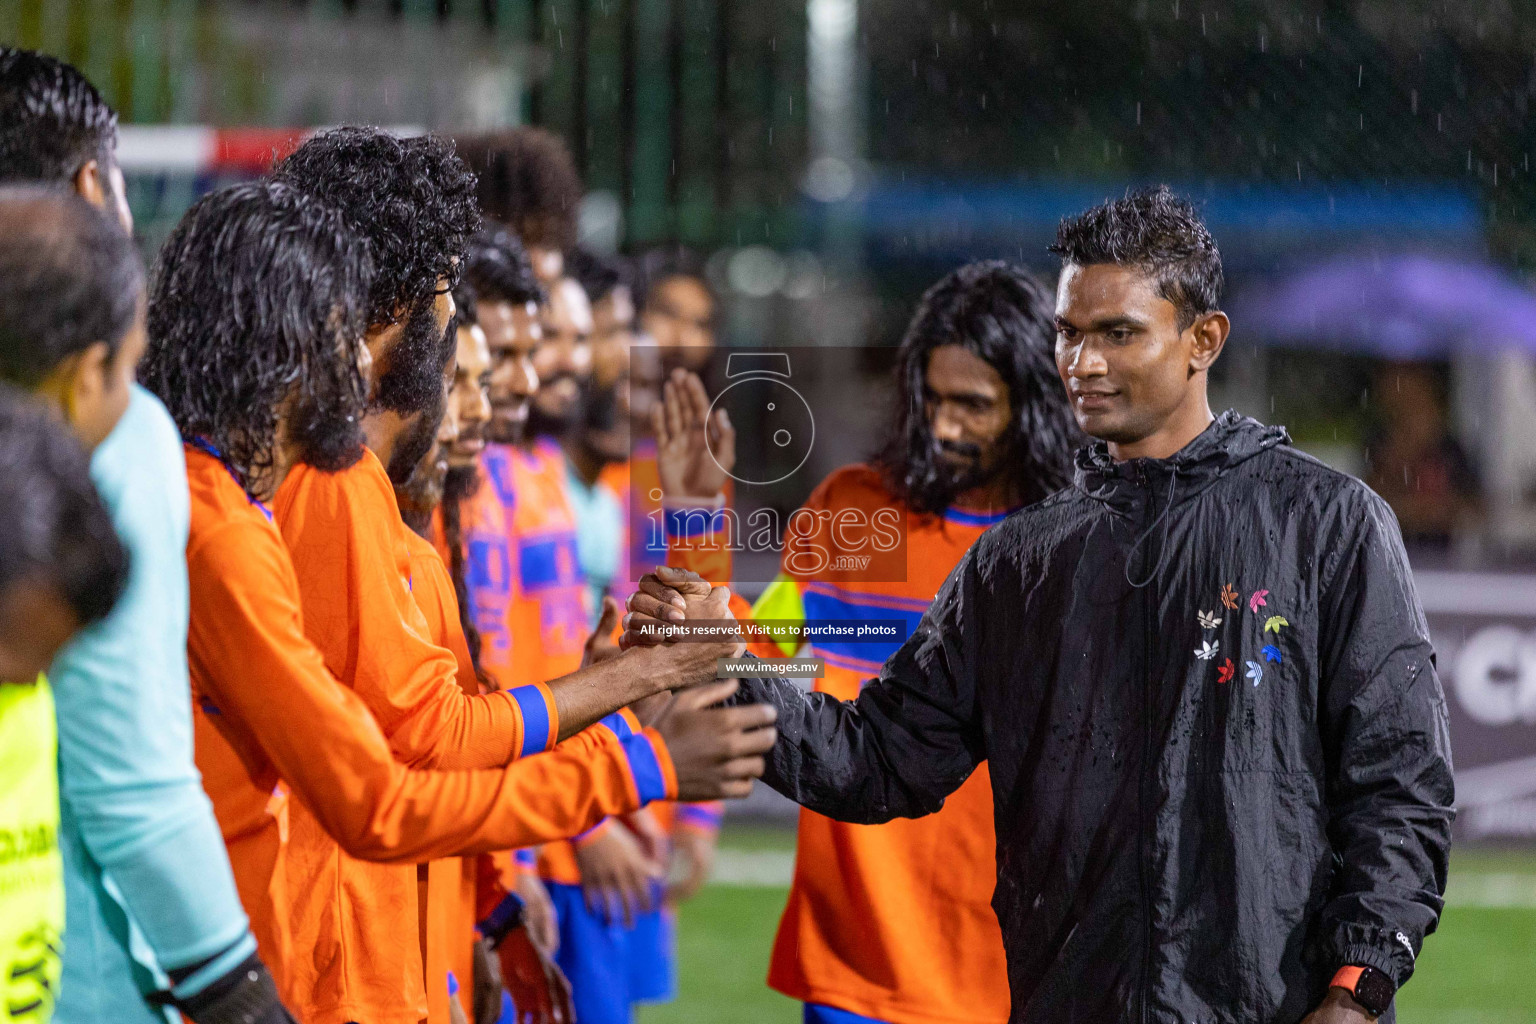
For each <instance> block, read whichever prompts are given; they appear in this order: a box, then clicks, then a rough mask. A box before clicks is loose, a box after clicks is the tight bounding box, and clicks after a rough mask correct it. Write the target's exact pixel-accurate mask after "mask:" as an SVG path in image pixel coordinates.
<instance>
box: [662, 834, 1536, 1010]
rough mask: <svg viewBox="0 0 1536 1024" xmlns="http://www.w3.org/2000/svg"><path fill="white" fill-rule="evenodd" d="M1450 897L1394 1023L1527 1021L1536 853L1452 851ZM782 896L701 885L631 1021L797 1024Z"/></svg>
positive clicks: (749, 850) (1532, 992)
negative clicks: (774, 969) (774, 956)
mask: <svg viewBox="0 0 1536 1024" xmlns="http://www.w3.org/2000/svg"><path fill="white" fill-rule="evenodd" d="M721 848H722V851H723V852H739V853H742V854H747V855H749V856H762V855H771V854H774V853H779V854H782V853H786V852H788V851H791V850H793V849H794V839H793V834H792V833H791V832H789V831H788V830H782V829H773V828H763V827H753V826H746V827H743V826H732V827H730V828H728V829H727V830H726V832H725V834H724V835H723V836H722V838H721ZM1490 880H1494V881H1497V882H1499V883H1500V885H1502V886H1503V890H1502V891H1505V892H1507V891H1509V889H1510V887H1511V885H1513V886H1514V887H1515V889H1516V891H1517V892H1525V893H1527V894H1528V898H1526V899H1525V901H1524V902H1525V905H1524V906H1516V907H1500V906H1485V905H1479V904H1478V903H1475V902H1468V901H1467V900H1462V901H1458V899H1457V896H1456V891H1457V890H1456V884H1457V882H1458V881H1463V882H1464V883H1465V884H1466V886H1467V888H1465V889H1464V890H1463V891H1464V892H1466V893H1468V900H1470V899H1472V894H1473V893H1474V892H1486V886H1485V885H1482V883H1486V882H1488V881H1490ZM1495 888H1496V889H1497V886H1496V887H1495ZM1449 895H1450V905H1449V907H1448V908H1447V910H1446V912H1445V916H1444V917H1443V918H1442V920H1441V922H1440V930H1439V931H1438V932H1436V933H1435V934H1434V935H1432V936H1431V937H1430V939H1429V942H1428V943H1427V945H1426V947H1425V950H1424V953H1423V954H1422V955H1421V957H1420V958H1419V965H1418V971H1417V973H1416V974H1415V975H1414V978H1413V981H1412V982H1410V983H1409V985H1408V986H1407V987H1406V988H1405V989H1404V990H1403V994H1402V996H1401V997H1400V999H1399V1003H1398V1020H1399V1024H1536V850H1525V851H1520V850H1504V851H1483V850H1479V851H1470V850H1458V851H1457V852H1456V853H1455V855H1454V856H1453V858H1452V865H1451V889H1450V894H1449ZM784 896H785V890H784V889H783V888H782V887H777V886H771V885H766V886H755V887H736V886H727V885H711V886H708V887H706V888H705V889H704V891H703V892H701V893H700V894H699V896H698V897H697V898H696V899H695V900H694V901H693V902H692V903H690V904H688V905H687V906H686V907H684V908H683V910H682V915H681V919H680V924H679V929H678V930H679V938H678V944H679V951H678V956H679V968H680V978H679V994H678V999H677V1000H676V1002H673V1003H671V1004H669V1005H666V1006H651V1007H644V1008H643V1009H642V1010H641V1012H640V1014H639V1024H796V1022H798V1021H799V1019H800V1008H799V1004H798V1003H795V1002H792V1001H791V1000H789V999H786V998H785V997H783V996H781V995H779V994H778V993H776V992H772V991H770V990H769V989H768V987H767V985H766V984H764V981H763V979H764V976H765V975H766V974H767V971H768V950H769V946H770V945H771V943H772V941H773V932H774V928H775V927H776V926H777V925H778V920H779V912H780V910H782V909H783V906H784ZM1481 902H1482V903H1486V902H1488V900H1487V899H1486V898H1485V899H1483V900H1482V901H1481ZM1517 902H1518V900H1517Z"/></svg>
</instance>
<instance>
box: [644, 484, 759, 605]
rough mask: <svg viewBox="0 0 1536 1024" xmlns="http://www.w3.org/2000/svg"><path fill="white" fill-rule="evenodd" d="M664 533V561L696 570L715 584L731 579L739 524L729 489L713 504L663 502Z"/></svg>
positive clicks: (739, 529)
mask: <svg viewBox="0 0 1536 1024" xmlns="http://www.w3.org/2000/svg"><path fill="white" fill-rule="evenodd" d="M661 514H662V517H663V520H664V522H665V529H666V537H667V565H669V566H671V567H672V568H674V569H687V570H689V571H690V572H696V573H698V574H699V575H700V576H702V577H704V578H705V579H706V580H708V581H709V582H711V583H713V584H715V585H716V586H721V585H723V584H726V583H729V582H730V581H731V571H732V569H733V568H734V562H733V561H732V558H733V556H732V554H731V546H732V544H734V543H740V540H741V538H740V536H739V534H740V531H741V524H740V523H739V522H738V521H737V519H736V514H735V510H734V509H733V508H732V507H731V503H730V495H729V493H726V494H722V495H721V496H720V497H718V498H717V499H716V502H715V504H712V505H711V504H706V505H699V506H692V505H684V504H674V503H671V502H668V503H666V504H664V505H663V506H662V510H661Z"/></svg>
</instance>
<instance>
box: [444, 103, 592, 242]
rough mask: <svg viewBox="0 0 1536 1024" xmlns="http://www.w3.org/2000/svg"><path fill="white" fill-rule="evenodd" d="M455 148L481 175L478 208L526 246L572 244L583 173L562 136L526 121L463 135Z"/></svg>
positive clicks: (574, 236) (479, 176)
mask: <svg viewBox="0 0 1536 1024" xmlns="http://www.w3.org/2000/svg"><path fill="white" fill-rule="evenodd" d="M458 143H459V151H460V152H461V153H462V154H463V155H464V159H465V160H466V161H467V162H468V163H469V166H470V168H471V170H473V171H474V173H475V174H476V175H477V176H478V178H479V194H480V208H481V209H482V210H483V211H485V215H486V216H487V217H489V218H491V219H492V220H496V221H499V222H501V223H502V224H505V225H506V226H508V227H510V228H511V229H512V230H514V231H516V232H517V233H518V235H519V236H520V237H521V238H522V240H523V243H524V244H526V245H533V246H540V247H543V248H548V249H560V250H562V251H563V250H567V249H570V248H571V247H572V246H574V245H575V244H576V215H577V212H578V209H579V207H580V206H581V193H582V187H581V175H580V174H579V173H578V172H577V170H576V162H575V161H574V160H572V159H571V151H570V149H569V148H568V147H567V146H566V144H565V142H564V141H563V140H562V139H561V138H560V136H558V135H556V134H554V133H553V132H551V131H549V130H547V129H545V128H536V127H530V126H524V127H521V128H506V129H502V130H500V131H494V132H486V133H484V134H480V135H463V136H460V137H459V139H458Z"/></svg>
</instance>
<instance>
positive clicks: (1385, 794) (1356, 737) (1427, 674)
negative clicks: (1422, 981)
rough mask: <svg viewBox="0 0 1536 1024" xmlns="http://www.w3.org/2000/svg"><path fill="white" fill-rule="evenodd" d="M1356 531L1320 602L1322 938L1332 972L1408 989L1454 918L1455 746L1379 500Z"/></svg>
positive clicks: (1360, 516) (1390, 523)
mask: <svg viewBox="0 0 1536 1024" xmlns="http://www.w3.org/2000/svg"><path fill="white" fill-rule="evenodd" d="M1348 518H1349V520H1351V521H1352V522H1353V524H1354V525H1353V526H1352V533H1353V536H1352V537H1350V538H1349V539H1348V541H1347V542H1345V543H1344V544H1342V545H1341V555H1340V557H1339V563H1340V564H1339V565H1338V566H1337V567H1336V568H1335V569H1334V571H1333V573H1332V583H1331V585H1326V584H1325V587H1324V592H1323V595H1322V596H1323V602H1324V605H1323V610H1324V613H1325V615H1324V620H1323V623H1322V625H1323V634H1322V643H1321V650H1320V654H1321V655H1322V663H1321V669H1322V678H1321V683H1320V688H1319V694H1318V697H1319V707H1318V724H1319V726H1320V728H1321V731H1322V740H1323V750H1324V756H1325V758H1326V759H1327V772H1328V792H1327V799H1328V808H1329V811H1330V817H1331V820H1330V822H1329V828H1328V831H1329V838H1330V840H1331V841H1332V844H1333V850H1334V854H1335V855H1336V856H1337V857H1338V859H1339V864H1340V867H1339V872H1338V874H1337V876H1336V877H1335V879H1334V882H1333V885H1332V899H1331V900H1330V902H1329V903H1328V904H1327V905H1326V906H1325V907H1324V908H1323V911H1322V915H1321V922H1320V926H1319V927H1318V929H1317V931H1318V938H1319V940H1320V943H1321V946H1322V948H1323V950H1324V952H1325V956H1326V957H1327V958H1328V961H1329V962H1328V964H1327V966H1328V968H1329V969H1330V970H1332V969H1334V968H1338V967H1345V966H1360V967H1373V968H1375V969H1376V970H1378V971H1381V972H1383V973H1384V974H1386V975H1387V976H1388V977H1389V978H1391V980H1392V981H1393V983H1394V984H1395V985H1397V986H1398V987H1401V986H1402V984H1403V983H1404V982H1406V981H1407V980H1408V977H1409V975H1411V974H1412V973H1413V966H1414V960H1415V959H1416V958H1417V956H1418V953H1419V950H1420V949H1421V948H1422V946H1423V942H1424V937H1425V936H1426V935H1428V934H1429V933H1430V932H1432V931H1434V930H1435V926H1436V924H1437V923H1438V921H1439V917H1440V911H1441V909H1442V907H1443V906H1444V900H1443V895H1444V892H1445V879H1446V868H1447V857H1448V854H1449V849H1450V839H1451V819H1452V816H1453V813H1454V812H1453V811H1452V804H1453V802H1454V797H1455V794H1454V787H1453V782H1452V776H1451V756H1450V734H1449V729H1448V727H1447V718H1446V707H1445V694H1444V692H1443V691H1442V690H1441V687H1440V680H1439V678H1438V677H1437V676H1436V674H1435V667H1434V652H1433V650H1432V649H1431V648H1430V644H1429V636H1428V630H1427V628H1426V626H1425V622H1424V615H1423V612H1422V611H1421V610H1420V608H1419V602H1418V598H1417V597H1416V596H1415V594H1414V590H1413V581H1412V575H1411V573H1410V570H1409V568H1408V559H1407V557H1406V555H1405V554H1404V552H1403V545H1402V541H1401V539H1400V538H1399V535H1398V529H1397V524H1396V522H1395V521H1394V519H1393V515H1392V512H1391V510H1390V509H1388V508H1387V506H1386V504H1385V503H1384V502H1382V501H1381V499H1380V498H1377V497H1376V496H1375V495H1369V496H1368V498H1367V500H1366V502H1365V507H1364V508H1363V509H1360V510H1357V511H1354V512H1352V513H1351V514H1350V515H1349V516H1348ZM1319 1019H1320V1020H1321V1019H1327V1018H1321V1017H1320V1018H1319Z"/></svg>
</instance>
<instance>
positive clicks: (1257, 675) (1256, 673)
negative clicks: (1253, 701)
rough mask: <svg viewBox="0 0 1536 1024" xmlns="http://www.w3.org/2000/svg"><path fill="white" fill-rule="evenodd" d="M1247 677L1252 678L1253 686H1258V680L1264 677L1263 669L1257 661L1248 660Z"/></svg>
mask: <svg viewBox="0 0 1536 1024" xmlns="http://www.w3.org/2000/svg"><path fill="white" fill-rule="evenodd" d="M1248 678H1249V679H1252V680H1253V685H1254V686H1258V685H1259V682H1260V681H1261V680H1262V679H1263V678H1264V670H1263V669H1262V668H1260V667H1259V663H1258V662H1256V661H1250V662H1248Z"/></svg>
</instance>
